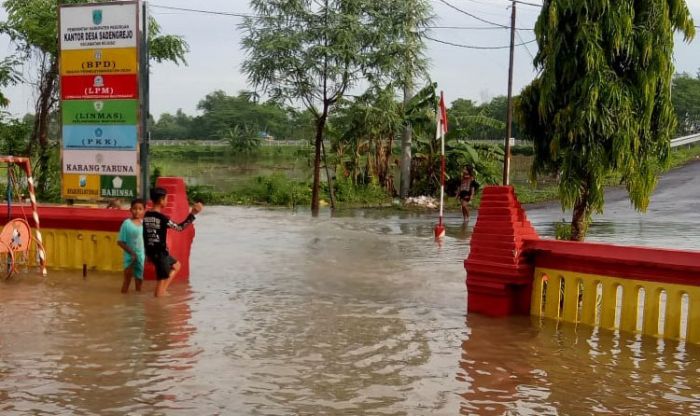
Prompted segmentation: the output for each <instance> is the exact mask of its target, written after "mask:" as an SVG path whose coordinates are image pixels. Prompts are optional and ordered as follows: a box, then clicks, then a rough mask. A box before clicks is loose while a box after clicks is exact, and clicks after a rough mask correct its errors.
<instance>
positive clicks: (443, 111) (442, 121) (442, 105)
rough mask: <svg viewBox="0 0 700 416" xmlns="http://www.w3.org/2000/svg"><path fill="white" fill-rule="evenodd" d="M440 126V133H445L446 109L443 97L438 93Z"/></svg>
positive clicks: (442, 94) (441, 93)
mask: <svg viewBox="0 0 700 416" xmlns="http://www.w3.org/2000/svg"><path fill="white" fill-rule="evenodd" d="M440 125H441V126H442V133H443V134H446V133H447V108H446V107H445V95H444V93H443V92H442V91H440Z"/></svg>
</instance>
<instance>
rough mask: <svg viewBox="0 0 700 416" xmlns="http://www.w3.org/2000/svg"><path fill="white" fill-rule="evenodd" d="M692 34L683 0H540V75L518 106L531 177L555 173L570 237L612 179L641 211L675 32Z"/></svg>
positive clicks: (660, 158)
mask: <svg viewBox="0 0 700 416" xmlns="http://www.w3.org/2000/svg"><path fill="white" fill-rule="evenodd" d="M674 31H680V32H682V33H683V34H684V35H685V38H686V40H689V39H691V38H692V37H693V36H694V35H695V27H694V25H693V20H692V18H691V16H690V13H689V11H688V8H687V5H686V3H685V1H684V0H647V1H633V0H614V1H613V0H545V2H544V4H543V7H542V11H541V14H540V16H539V18H538V20H537V23H536V25H535V34H536V37H537V42H538V46H539V52H538V53H537V56H536V57H535V61H534V63H535V66H536V67H537V68H538V69H539V70H540V73H539V75H538V77H537V78H536V79H535V80H534V81H533V82H532V83H531V84H530V85H529V86H528V87H526V88H525V89H524V90H523V92H522V94H521V97H520V100H519V103H518V111H517V112H518V113H519V118H520V121H521V126H522V127H523V130H524V134H525V136H527V137H528V138H530V139H532V140H534V143H535V161H534V164H533V168H532V169H533V170H532V173H533V177H536V176H537V175H538V174H542V173H546V174H551V173H556V174H558V175H559V178H560V179H559V181H560V182H559V196H560V199H561V202H562V206H563V208H573V218H572V238H573V239H582V238H583V236H584V234H585V229H586V224H587V222H588V220H589V218H590V215H591V214H592V213H593V212H601V211H602V209H603V205H604V185H605V180H606V179H607V178H608V177H610V175H612V174H616V175H618V176H619V177H620V178H621V181H622V183H623V184H624V185H625V186H626V187H627V190H628V193H629V196H630V199H631V201H632V204H633V205H634V206H635V207H636V208H637V209H640V210H645V209H646V208H647V206H648V204H649V198H650V195H651V192H652V190H653V189H654V187H655V186H656V181H657V173H658V171H659V167H660V165H663V164H664V163H666V162H667V160H668V154H669V149H670V139H671V137H672V134H673V133H674V131H675V127H676V120H675V114H674V112H673V108H672V106H671V81H672V77H673V73H674V71H673V35H674Z"/></svg>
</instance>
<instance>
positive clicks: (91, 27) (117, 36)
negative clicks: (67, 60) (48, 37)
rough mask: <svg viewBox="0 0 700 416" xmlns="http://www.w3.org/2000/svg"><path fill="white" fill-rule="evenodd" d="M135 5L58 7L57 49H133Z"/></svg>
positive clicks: (113, 4)
mask: <svg viewBox="0 0 700 416" xmlns="http://www.w3.org/2000/svg"><path fill="white" fill-rule="evenodd" d="M138 30H139V25H138V4H137V3H105V4H99V5H91V6H81V7H61V50H68V49H96V48H135V47H136V46H137V39H138Z"/></svg>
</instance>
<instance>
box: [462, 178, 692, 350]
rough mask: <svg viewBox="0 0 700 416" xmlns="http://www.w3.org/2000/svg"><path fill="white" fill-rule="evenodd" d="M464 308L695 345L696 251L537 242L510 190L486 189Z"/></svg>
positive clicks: (467, 263) (469, 260) (467, 262)
mask: <svg viewBox="0 0 700 416" xmlns="http://www.w3.org/2000/svg"><path fill="white" fill-rule="evenodd" d="M465 269H466V270H467V289H468V295H467V296H468V309H469V311H470V312H478V313H483V314H487V315H491V316H506V315H515V314H531V315H534V316H539V317H542V318H546V319H553V320H558V321H565V322H571V323H575V324H583V325H590V326H597V327H601V328H605V329H609V330H620V331H626V332H631V333H639V334H643V335H648V336H654V337H662V338H670V339H682V340H686V341H688V342H691V343H696V344H700V252H694V251H680V250H668V249H656V248H644V247H625V246H616V245H611V244H591V243H580V242H570V241H557V240H545V239H540V238H539V237H538V236H537V234H536V233H535V232H534V229H533V228H532V226H531V225H530V223H529V221H528V220H527V217H526V215H525V213H524V211H523V210H522V208H521V207H520V204H519V203H518V202H517V199H516V198H515V194H514V192H513V190H512V188H511V187H486V188H485V189H484V194H483V199H482V205H481V208H480V209H479V218H478V220H477V223H476V226H475V227H474V232H473V234H472V243H471V251H470V254H469V257H468V258H467V260H465Z"/></svg>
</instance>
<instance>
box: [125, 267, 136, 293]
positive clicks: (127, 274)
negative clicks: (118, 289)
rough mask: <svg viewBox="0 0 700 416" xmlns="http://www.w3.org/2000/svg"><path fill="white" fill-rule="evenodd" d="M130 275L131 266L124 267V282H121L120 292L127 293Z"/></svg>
mask: <svg viewBox="0 0 700 416" xmlns="http://www.w3.org/2000/svg"><path fill="white" fill-rule="evenodd" d="M131 275H132V272H131V267H129V268H127V269H124V282H123V283H122V293H127V292H128V291H129V285H131ZM137 282H138V280H137ZM136 284H137V285H138V283H136Z"/></svg>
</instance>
